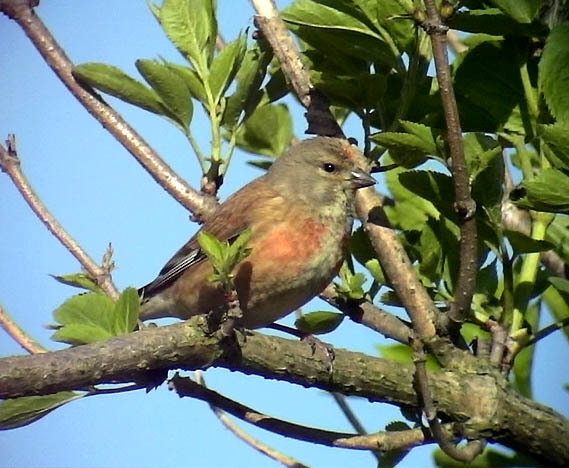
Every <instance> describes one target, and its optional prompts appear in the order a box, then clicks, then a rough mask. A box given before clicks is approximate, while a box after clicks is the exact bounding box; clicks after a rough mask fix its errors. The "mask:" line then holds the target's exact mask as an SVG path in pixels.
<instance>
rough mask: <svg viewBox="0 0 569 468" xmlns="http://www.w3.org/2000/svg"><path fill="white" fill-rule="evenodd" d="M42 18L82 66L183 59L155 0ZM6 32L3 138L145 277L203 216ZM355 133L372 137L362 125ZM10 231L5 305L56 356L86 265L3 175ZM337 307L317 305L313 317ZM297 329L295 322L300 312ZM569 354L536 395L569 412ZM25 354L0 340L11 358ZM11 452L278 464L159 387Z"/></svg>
mask: <svg viewBox="0 0 569 468" xmlns="http://www.w3.org/2000/svg"><path fill="white" fill-rule="evenodd" d="M278 3H279V5H280V6H283V5H286V4H288V3H289V2H286V1H281V2H278ZM37 11H38V14H39V16H40V17H41V18H42V19H43V20H44V22H45V23H46V24H47V26H48V27H49V28H50V29H51V30H52V32H53V34H54V35H55V37H56V39H57V40H58V41H59V43H60V44H61V45H62V46H63V47H64V49H65V50H66V51H67V53H68V55H69V56H70V58H71V59H72V60H73V61H74V63H83V62H91V61H100V62H106V63H110V64H113V65H116V66H119V67H120V68H122V69H123V70H125V71H126V72H128V73H130V74H131V75H133V76H137V72H136V69H135V67H134V61H135V60H136V59H138V58H155V57H157V56H159V55H160V56H163V57H165V58H167V59H169V60H173V61H178V62H180V63H182V58H181V57H180V56H179V55H178V53H177V52H176V50H175V49H174V48H173V46H172V45H171V44H170V42H169V41H168V40H167V39H166V38H165V36H164V35H163V34H162V33H161V30H160V28H159V27H158V25H157V24H156V22H155V20H154V18H153V17H152V15H151V14H150V13H149V11H148V9H147V7H146V3H145V2H144V1H135V0H122V1H120V2H116V1H110V0H99V1H98V2H68V1H63V0H50V1H49V2H42V5H41V6H40V7H39V8H38V10H37ZM219 12H220V20H219V22H220V29H221V32H222V33H223V35H224V37H225V38H226V39H228V40H231V39H233V38H235V37H236V36H237V34H238V33H239V31H240V30H243V29H245V28H246V27H252V16H253V10H252V8H251V6H250V4H249V2H246V1H245V0H219ZM0 37H2V41H0V63H1V64H2V74H1V75H0V109H2V112H1V113H0V137H1V138H2V139H5V137H6V136H7V134H8V133H15V134H16V135H17V137H18V150H19V154H20V157H21V160H22V167H23V170H24V171H25V173H26V175H27V177H28V178H29V180H30V182H31V183H32V185H33V187H34V188H35V190H36V191H37V192H38V193H39V195H40V196H41V197H42V198H43V200H44V202H45V203H46V205H47V206H48V207H49V209H50V210H51V211H52V212H53V214H54V215H55V216H56V217H57V218H58V219H59V221H60V222H61V223H62V224H63V225H64V226H65V227H66V228H67V230H68V231H69V232H70V233H71V234H72V235H73V236H74V237H75V238H76V239H77V240H78V241H79V242H80V243H81V244H82V245H83V247H84V248H85V249H86V250H87V252H88V253H89V254H91V255H92V256H93V257H94V258H95V259H97V260H100V258H101V257H102V255H103V253H104V251H105V249H106V246H107V244H108V243H109V242H111V243H112V245H113V247H114V249H115V256H114V258H115V262H116V264H117V269H116V271H115V274H114V279H115V282H116V283H117V285H118V286H119V288H121V289H123V288H125V287H127V286H139V285H142V284H145V283H146V282H148V281H149V280H151V279H153V278H154V276H155V274H156V273H157V271H158V270H159V269H160V268H161V267H162V265H163V264H164V262H165V261H166V260H167V259H169V258H170V256H171V255H172V253H173V252H174V251H176V250H177V249H178V247H179V246H180V245H181V244H183V243H184V242H185V241H186V240H187V239H188V237H189V236H190V235H191V234H192V233H193V232H194V231H195V229H196V227H195V225H193V224H192V223H191V222H190V221H189V219H188V213H187V212H186V211H185V210H184V209H183V208H182V207H181V206H180V205H179V204H178V203H177V202H175V201H174V200H173V199H171V198H170V197H169V195H167V194H166V192H165V191H164V190H163V189H162V188H160V187H159V186H157V185H156V184H154V183H153V181H152V180H151V178H150V177H149V176H148V175H147V174H146V172H145V171H144V170H142V169H141V167H140V166H139V165H138V163H137V162H136V161H135V160H134V159H133V158H132V157H131V156H130V155H129V154H128V153H127V152H126V151H125V150H124V149H123V148H122V147H121V146H120V145H119V144H118V143H116V142H115V141H114V139H113V138H112V137H111V136H110V135H109V134H108V133H107V132H106V131H104V129H103V128H102V127H101V126H100V125H99V124H98V123H97V122H96V121H95V120H94V119H93V118H92V117H91V116H90V115H88V114H87V113H86V112H85V111H84V110H83V109H82V108H81V106H80V105H79V104H78V103H77V102H76V101H75V99H74V98H73V97H72V96H71V95H70V94H69V93H68V92H67V90H66V89H65V88H64V87H63V85H62V84H61V83H60V82H59V81H58V79H57V78H56V77H55V75H54V74H53V73H52V72H51V70H49V68H48V67H47V66H46V65H45V63H44V62H43V60H42V59H41V57H40V56H39V54H38V53H37V52H36V50H35V49H34V48H33V47H32V45H31V43H30V42H29V41H28V40H27V38H26V37H25V36H24V34H23V33H22V31H21V30H20V29H19V27H18V26H17V25H16V24H15V23H13V22H11V21H10V20H8V19H7V18H6V17H5V16H2V17H0ZM109 101H110V102H112V103H113V104H116V108H117V109H118V110H119V112H120V113H121V114H122V115H123V116H124V117H125V118H126V119H127V120H128V121H129V122H130V123H131V124H132V125H133V126H134V127H135V128H136V129H137V130H138V131H139V132H140V133H141V134H142V135H143V136H144V137H145V138H146V139H147V141H149V142H150V143H151V145H153V146H154V147H155V148H156V149H157V150H158V152H159V153H160V154H161V155H162V156H163V157H164V158H165V159H166V160H167V161H168V162H169V164H171V166H172V167H173V168H174V169H175V170H176V171H177V172H178V173H179V174H181V175H182V176H183V177H184V178H186V179H187V180H188V181H189V182H190V183H191V184H192V185H194V186H198V184H199V167H198V164H197V162H196V161H195V159H194V158H193V156H192V154H191V152H190V151H189V147H188V144H187V142H186V140H185V139H184V137H183V136H182V135H181V133H179V131H177V130H176V129H175V128H174V127H173V126H172V125H170V124H168V123H167V122H165V121H164V120H162V119H160V118H159V117H157V116H154V115H151V114H149V113H146V112H143V111H141V110H138V109H135V108H133V107H130V106H128V105H126V104H122V103H120V102H116V101H115V100H113V99H109ZM289 102H290V103H291V108H293V110H294V118H295V129H296V134H297V135H298V136H300V137H302V135H303V131H304V119H303V118H302V112H301V110H300V109H299V108H298V107H297V106H296V105H295V104H294V103H293V102H292V101H289ZM196 108H197V106H196ZM196 114H197V115H196V116H195V117H194V123H193V127H192V128H193V131H194V134H195V135H196V137H197V139H198V141H199V142H200V144H201V145H202V147H203V148H207V147H208V144H209V127H208V125H207V123H206V122H205V121H204V120H203V119H201V118H200V115H199V113H198V112H196ZM349 133H350V134H352V135H353V136H356V137H357V138H359V139H360V141H361V130H360V129H359V127H357V125H356V124H355V122H352V124H351V126H350V127H349ZM246 159H249V157H247V156H246V155H244V154H243V153H238V154H237V155H236V156H235V157H234V159H233V162H232V167H231V169H230V171H229V176H228V177H227V179H226V183H225V184H224V186H223V187H222V190H221V197H222V198H226V197H227V195H228V194H230V193H232V192H233V191H235V190H236V189H237V188H239V187H241V186H242V185H244V184H245V183H246V182H248V181H250V180H251V179H253V178H254V177H257V176H258V175H260V171H258V170H257V169H254V168H251V167H249V166H247V165H245V164H244V162H245V161H246ZM0 226H2V230H1V232H2V234H1V237H0V258H1V259H2V261H1V262H0V303H1V304H2V305H3V306H4V307H5V308H6V310H7V311H8V312H9V313H10V314H11V315H12V316H13V317H14V318H15V319H16V320H17V322H18V323H19V324H20V325H21V326H23V327H24V328H25V329H26V330H27V331H28V332H29V333H30V334H31V335H32V336H33V337H34V338H36V339H37V340H39V341H40V342H41V343H42V344H44V345H45V346H47V347H51V348H53V349H55V348H57V347H59V346H60V345H58V344H56V343H54V342H51V341H50V339H49V337H50V335H51V332H50V331H49V330H46V329H45V327H44V326H45V325H46V324H48V323H50V322H51V321H52V316H51V313H52V311H53V309H55V308H56V307H57V306H58V305H59V304H60V303H61V302H63V301H64V300H65V299H66V298H67V297H69V296H70V295H72V294H74V293H75V292H76V291H75V290H73V289H71V288H69V287H66V286H63V285H60V284H58V283H56V282H55V281H54V280H53V279H51V278H50V277H49V276H48V275H49V274H50V273H51V274H62V273H70V272H75V271H78V269H79V267H78V265H77V263H76V261H75V259H74V258H72V257H71V255H69V254H68V252H67V251H66V250H65V249H64V248H63V247H62V246H61V245H60V244H59V243H58V242H57V241H56V240H55V239H54V238H53V237H52V236H51V235H50V234H49V233H48V232H47V231H46V229H45V228H44V227H43V226H42V225H41V224H40V223H39V221H38V220H37V218H36V217H35V216H34V215H33V213H32V212H31V211H30V210H29V208H28V207H27V205H26V204H25V203H24V201H23V200H22V198H21V197H20V195H19V194H18V193H17V191H16V190H15V188H14V187H13V186H12V185H11V183H10V181H9V179H8V178H7V177H6V176H5V175H3V174H0ZM324 307H325V306H324V305H323V304H322V303H319V302H314V303H313V304H311V305H310V306H308V307H307V310H316V309H319V308H324ZM544 320H545V322H549V320H550V319H549V317H547V316H546V317H545V319H544ZM291 322H292V319H291V318H290V317H289V318H288V319H287V320H285V323H291ZM326 339H327V340H329V341H331V342H332V343H334V345H335V346H338V347H345V348H351V349H356V350H360V351H362V352H366V353H368V354H372V355H376V354H377V352H376V350H375V345H376V344H378V343H381V344H386V342H385V341H384V340H383V339H382V338H381V337H380V336H378V335H375V334H372V333H371V332H369V331H368V330H366V329H363V328H362V327H358V326H356V325H355V324H352V323H351V322H349V321H345V323H344V324H343V325H342V327H340V330H338V331H336V332H334V333H332V334H331V335H328V336H327V337H326ZM566 351H567V348H566V344H565V343H564V342H563V337H562V336H561V335H560V334H559V333H557V334H555V335H554V336H552V337H550V338H548V339H547V340H545V341H544V342H543V344H542V345H541V346H540V347H539V348H538V355H537V360H538V362H539V363H540V366H539V367H538V369H536V375H535V382H537V383H539V386H537V387H536V388H535V394H536V398H537V399H538V400H539V401H541V402H543V403H545V404H549V405H551V406H553V407H555V408H556V409H557V410H559V411H561V412H563V413H564V414H566V415H567V414H569V395H568V394H567V392H564V391H562V390H561V384H562V383H566V382H567V380H569V379H568V378H567V377H568V376H569V372H568V371H569V365H568V363H567V360H566V359H560V358H559V356H560V353H566ZM21 353H22V350H21V349H20V348H19V346H18V345H16V344H15V343H14V342H13V341H12V340H11V339H10V338H9V337H7V336H6V335H4V334H3V333H0V355H9V354H21ZM206 378H207V381H208V384H209V385H210V386H211V387H212V388H214V389H216V390H218V391H220V392H221V393H223V394H225V395H227V396H229V397H231V398H233V399H235V400H237V401H240V402H242V403H245V404H248V405H250V406H252V407H254V408H256V409H258V410H260V411H264V412H267V413H268V414H271V415H274V416H276V417H280V418H283V419H287V420H291V421H295V422H299V423H303V424H307V425H314V426H318V427H322V428H327V429H333V430H340V431H349V430H351V428H350V426H349V424H348V423H347V422H346V421H345V418H344V416H343V415H342V414H341V412H340V411H339V410H338V409H337V407H336V405H335V403H334V402H333V400H332V399H331V398H330V397H329V396H328V395H327V394H325V393H323V392H321V391H317V390H305V389H303V388H301V387H298V386H294V385H291V384H286V383H280V382H274V381H268V380H265V379H262V378H259V377H254V376H244V375H241V374H239V373H235V372H229V371H225V370H222V369H221V370H217V369H212V370H208V371H207V372H206ZM350 402H351V403H352V404H353V406H354V409H355V410H356V411H357V412H358V414H359V415H360V416H361V418H362V421H363V422H364V425H365V426H366V427H367V428H368V430H370V431H376V430H381V429H383V427H384V425H385V424H386V423H387V422H389V421H391V420H394V419H400V417H399V412H398V410H397V409H396V408H394V407H390V406H388V405H380V404H374V405H371V404H369V403H367V402H365V401H363V400H361V399H351V400H350ZM240 424H241V425H242V426H243V427H245V428H246V429H247V430H248V431H250V432H251V434H253V435H254V436H255V437H257V438H259V439H261V440H263V441H265V442H267V443H269V444H271V445H273V446H274V447H275V448H277V449H279V450H281V451H283V452H285V453H287V454H290V455H291V456H294V457H297V458H298V459H299V460H300V461H302V462H304V463H306V464H309V465H312V466H327V467H344V466H375V461H374V458H373V457H372V456H371V455H370V454H369V453H365V452H357V451H348V450H340V449H331V448H326V447H319V446H313V445H310V444H306V443H303V442H297V441H293V440H289V439H286V438H283V437H280V436H275V435H272V434H270V433H267V432H265V431H261V430H256V429H255V428H253V427H251V426H249V425H247V424H246V423H240ZM431 450H432V449H431V447H427V448H423V449H419V450H415V451H413V453H412V455H411V456H409V457H408V458H407V459H406V460H405V461H404V462H403V463H402V464H401V465H400V466H402V467H412V466H429V464H430V456H429V454H430V452H431ZM0 453H1V454H2V456H1V461H0V466H10V467H28V466H35V467H46V468H47V467H61V466H76V467H124V466H137V467H155V466H162V467H169V466H180V465H182V466H183V465H187V466H197V467H219V466H231V467H251V466H254V467H273V466H277V464H276V463H275V462H273V461H272V460H269V459H268V458H266V457H265V456H263V455H260V454H259V453H257V452H256V451H254V450H252V449H251V448H249V447H248V446H246V445H245V444H243V443H242V442H241V441H239V440H237V439H236V438H235V437H234V436H233V435H232V434H231V433H229V432H228V431H227V430H225V429H224V428H223V427H222V426H221V424H220V423H219V422H218V420H217V419H216V418H215V417H214V416H213V414H212V413H211V411H210V410H209V408H208V406H207V405H206V404H204V403H202V402H199V401H194V400H190V399H184V400H180V399H179V398H177V397H176V396H175V395H174V394H173V393H171V392H168V391H167V389H166V388H165V387H164V386H163V387H161V388H159V389H158V390H157V391H153V392H151V393H150V394H145V393H144V392H142V391H139V392H135V393H129V394H123V395H110V396H102V397H96V398H89V399H84V400H81V401H78V402H74V403H72V404H70V405H67V406H65V407H63V408H61V409H59V410H56V411H55V412H53V413H52V414H50V415H48V416H47V417H45V418H44V419H42V420H40V421H38V422H37V423H35V424H33V425H31V426H28V427H25V428H21V429H16V430H13V431H7V432H2V433H0Z"/></svg>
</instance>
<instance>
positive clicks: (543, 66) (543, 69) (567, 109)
mask: <svg viewBox="0 0 569 468" xmlns="http://www.w3.org/2000/svg"><path fill="white" fill-rule="evenodd" d="M567 44H569V24H568V23H562V24H559V25H558V26H556V27H555V28H554V29H553V30H552V31H551V32H550V33H549V36H548V38H547V42H546V44H545V47H544V49H543V55H542V57H541V60H540V62H539V81H538V83H539V88H540V90H541V92H542V93H543V96H544V97H545V102H547V105H548V107H549V109H550V110H551V113H552V114H553V115H554V116H555V117H556V118H557V120H559V121H562V122H565V123H569V89H568V87H569V50H568V49H567Z"/></svg>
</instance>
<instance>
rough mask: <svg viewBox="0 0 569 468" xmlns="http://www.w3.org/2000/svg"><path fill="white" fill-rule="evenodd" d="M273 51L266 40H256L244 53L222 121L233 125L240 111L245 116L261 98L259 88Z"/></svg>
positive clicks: (229, 126)
mask: <svg viewBox="0 0 569 468" xmlns="http://www.w3.org/2000/svg"><path fill="white" fill-rule="evenodd" d="M272 58H273V53H272V50H271V49H270V47H268V46H267V43H266V41H258V42H257V43H256V44H255V45H254V46H253V47H251V48H250V49H249V50H247V52H246V53H245V56H244V58H243V62H242V63H241V66H240V67H239V71H238V72H237V89H236V90H235V93H233V94H232V95H231V96H230V97H229V98H228V99H227V102H226V104H225V111H224V113H223V119H222V123H223V125H225V126H226V127H228V128H232V127H234V126H235V125H236V124H237V122H238V121H239V117H240V115H241V113H242V112H245V116H246V117H247V116H248V115H249V114H250V113H251V112H252V111H253V109H254V106H256V104H257V103H258V101H259V100H260V98H261V92H260V91H259V88H260V87H261V84H262V83H263V80H264V79H265V75H266V73H267V67H268V66H269V63H270V62H271V59H272Z"/></svg>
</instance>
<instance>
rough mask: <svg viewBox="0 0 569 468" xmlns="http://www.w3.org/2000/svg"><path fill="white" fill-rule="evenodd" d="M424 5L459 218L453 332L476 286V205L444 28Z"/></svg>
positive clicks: (429, 4) (430, 4)
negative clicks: (445, 126)
mask: <svg viewBox="0 0 569 468" xmlns="http://www.w3.org/2000/svg"><path fill="white" fill-rule="evenodd" d="M425 6H426V8H427V18H428V20H427V21H426V22H425V23H424V24H423V27H424V29H425V31H426V32H427V33H428V34H429V36H430V37H431V43H432V45H433V57H434V59H435V68H436V70H437V81H438V83H439V90H440V95H441V100H442V104H443V109H444V114H445V120H446V125H447V142H448V146H449V150H450V156H451V160H452V175H453V183H454V192H455V203H456V211H457V214H458V218H459V221H460V266H459V272H458V281H457V284H456V288H455V296H454V302H453V303H452V305H451V309H450V311H449V318H450V320H451V322H450V323H449V326H450V328H451V331H453V332H457V331H458V328H460V324H461V323H462V322H464V320H465V319H466V317H467V316H468V313H469V311H470V303H471V302H472V296H473V294H474V290H475V288H476V273H477V268H478V255H477V233H476V219H475V216H474V214H475V212H476V204H475V202H474V200H473V199H472V197H471V196H470V183H469V180H468V169H467V167H466V161H465V159H464V148H463V144H462V129H461V127H460V120H459V117H458V108H457V105H456V98H455V95H454V89H453V87H452V78H451V76H450V67H449V61H448V51H447V36H446V33H447V30H448V28H447V27H446V26H444V25H443V23H442V22H441V18H440V15H439V12H438V10H437V6H436V5H435V1H434V0H425Z"/></svg>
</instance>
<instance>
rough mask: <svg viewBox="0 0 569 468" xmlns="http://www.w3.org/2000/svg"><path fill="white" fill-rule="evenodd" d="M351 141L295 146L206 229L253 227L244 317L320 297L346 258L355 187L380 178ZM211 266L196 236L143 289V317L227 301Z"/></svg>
mask: <svg viewBox="0 0 569 468" xmlns="http://www.w3.org/2000/svg"><path fill="white" fill-rule="evenodd" d="M363 167H365V161H364V159H363V157H362V156H361V153H360V152H359V151H358V150H357V148H355V147H353V146H351V145H350V144H349V143H348V142H347V141H346V140H343V139H337V138H328V137H317V138H313V139H311V140H306V141H303V142H301V143H298V144H296V145H294V146H292V147H291V148H289V149H288V150H287V151H286V152H285V153H284V154H283V155H282V156H281V157H280V158H278V159H277V160H276V161H275V163H274V164H273V165H272V167H271V168H270V170H269V171H268V172H267V174H265V175H263V176H262V177H259V178H258V179H256V180H254V181H253V182H251V183H249V184H247V185H246V186H245V187H243V188H242V189H241V190H239V191H238V192H236V193H235V194H234V195H233V196H231V197H230V198H229V199H227V201H225V202H224V203H223V204H221V205H220V207H219V208H218V210H217V211H216V212H215V213H214V214H213V215H212V216H211V217H210V218H209V219H208V220H207V222H206V223H205V224H204V225H203V227H202V229H203V230H204V231H206V232H208V233H210V234H212V235H214V236H215V237H217V238H218V239H220V240H230V239H233V238H235V237H237V236H238V235H239V233H241V232H242V231H243V230H244V229H247V228H250V229H251V239H250V241H249V244H248V247H250V248H251V254H250V255H249V256H248V257H247V258H246V259H245V260H243V261H242V262H241V263H240V264H239V265H237V267H236V268H235V271H234V274H235V286H236V290H237V293H238V295H239V300H240V305H241V309H242V310H243V319H242V320H241V321H240V322H239V325H240V326H244V327H248V328H259V327H263V326H267V325H270V324H271V323H272V322H274V321H275V320H278V319H279V318H281V317H283V316H285V315H287V314H288V313H290V312H292V311H294V310H295V309H297V308H298V307H300V306H302V305H303V304H305V303H306V302H308V301H309V300H310V299H312V298H313V297H314V296H316V295H317V294H319V293H320V292H321V291H322V290H323V289H324V288H325V287H326V285H327V284H328V283H329V282H330V281H331V280H332V278H333V277H334V276H335V275H336V274H337V273H338V270H339V268H340V266H341V264H342V262H343V260H344V257H345V254H346V250H347V245H348V239H349V235H350V232H351V226H352V213H353V204H354V197H355V192H356V190H357V189H358V188H360V187H365V186H369V185H372V184H373V183H375V181H374V180H373V178H371V177H370V176H369V174H367V172H365V170H364V169H363ZM211 273H212V267H211V265H210V263H209V261H208V259H207V257H206V256H205V255H204V253H203V252H202V251H201V250H200V247H199V244H198V242H197V235H194V236H193V237H192V238H191V239H190V240H189V241H188V242H187V243H186V244H185V245H184V246H183V247H182V248H181V249H180V250H179V251H178V252H177V253H176V254H175V255H174V256H173V257H172V259H171V260H170V261H169V262H168V263H167V264H166V265H165V266H164V268H163V269H162V271H161V272H160V275H159V276H158V278H156V280H154V281H153V282H152V283H150V284H148V285H147V286H145V287H144V288H141V291H142V294H143V298H144V302H143V307H142V312H141V317H142V319H143V320H146V319H149V318H158V317H165V316H172V317H179V318H188V317H190V316H192V315H195V314H203V313H207V312H209V311H211V310H213V309H216V308H218V307H223V306H224V301H225V299H224V295H223V293H222V291H221V287H220V286H219V285H218V284H214V283H211V282H210V281H208V277H209V276H210V275H211Z"/></svg>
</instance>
